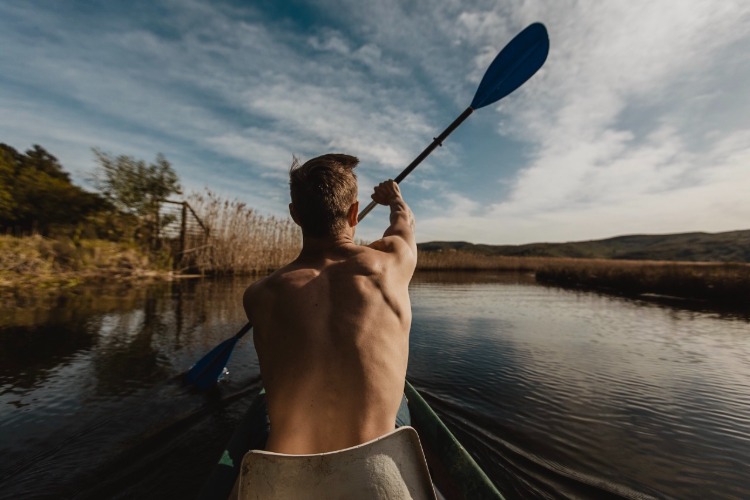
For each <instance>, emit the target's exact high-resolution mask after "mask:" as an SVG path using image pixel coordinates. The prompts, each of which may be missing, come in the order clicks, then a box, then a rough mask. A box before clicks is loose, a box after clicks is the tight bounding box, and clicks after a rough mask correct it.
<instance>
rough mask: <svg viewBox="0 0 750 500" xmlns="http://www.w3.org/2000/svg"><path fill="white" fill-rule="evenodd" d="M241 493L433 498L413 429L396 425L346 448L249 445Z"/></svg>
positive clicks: (359, 499)
mask: <svg viewBox="0 0 750 500" xmlns="http://www.w3.org/2000/svg"><path fill="white" fill-rule="evenodd" d="M239 498H240V499H242V500H246V499H263V500H267V499H294V500H297V499H305V498H315V499H355V500H370V499H373V500H374V499H377V500H381V499H382V500H386V499H387V500H392V499H414V500H422V499H433V498H435V491H434V489H433V487H432V482H431V480H430V474H429V472H428V470H427V463H426V462H425V458H424V452H423V451H422V446H421V445H420V443H419V436H418V435H417V431H415V430H414V429H413V428H412V427H400V428H398V429H396V430H395V431H393V432H392V433H390V434H386V435H385V436H382V437H379V438H377V439H375V440H373V441H370V442H367V443H364V444H361V445H358V446H354V447H352V448H347V449H345V450H340V451H334V452H329V453H320V454H315V455H285V454H282V453H272V452H268V451H258V450H253V451H250V452H248V453H247V454H246V455H245V457H244V458H243V459H242V467H241V468H240V478H239Z"/></svg>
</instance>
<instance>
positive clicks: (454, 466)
mask: <svg viewBox="0 0 750 500" xmlns="http://www.w3.org/2000/svg"><path fill="white" fill-rule="evenodd" d="M404 394H405V396H406V399H407V400H408V407H409V414H410V418H411V425H412V426H413V427H414V428H415V429H416V430H417V432H418V433H419V437H420V441H421V443H422V447H423V449H424V452H425V457H426V459H427V465H428V466H429V469H430V473H431V476H432V479H433V482H434V483H435V486H436V489H437V490H438V492H439V494H440V495H442V496H443V497H445V498H447V499H462V498H464V499H482V498H492V499H496V498H502V495H501V494H500V492H499V491H498V490H497V488H496V487H495V486H494V485H493V483H492V481H491V480H490V479H489V478H488V477H487V475H486V474H485V473H484V471H482V469H481V468H480V467H479V465H478V464H477V463H476V461H474V459H473V458H472V457H471V455H469V453H468V452H467V451H466V450H465V449H464V447H463V446H462V445H461V443H459V442H458V440H457V439H456V438H455V436H454V435H453V434H452V433H451V432H450V430H449V429H448V428H447V427H446V426H445V424H444V423H443V422H442V421H441V420H440V418H439V417H438V416H437V414H436V413H435V412H434V411H433V410H432V408H430V406H429V405H428V404H427V402H426V401H425V400H424V399H423V398H422V396H421V395H420V394H419V392H417V390H416V389H414V387H413V386H412V385H411V384H410V383H409V382H408V381H407V382H406V386H405V387H404ZM264 399H265V398H264V397H262V395H260V394H259V395H258V396H257V397H256V398H255V399H254V400H253V402H252V403H251V405H250V407H249V408H248V410H247V412H246V413H245V416H244V417H243V418H242V421H241V422H240V424H239V425H238V426H237V429H236V430H235V432H234V434H233V435H232V438H231V439H230V440H229V443H227V446H226V448H225V450H224V451H223V453H222V455H221V457H220V459H219V461H218V463H217V464H216V466H215V467H214V470H213V471H212V473H211V477H210V478H209V480H208V481H207V483H206V485H205V486H204V488H203V490H202V491H201V494H200V496H199V498H200V499H201V500H212V499H222V500H225V499H226V498H227V497H228V496H229V494H230V493H231V491H232V488H233V486H234V482H235V480H236V479H237V476H238V474H239V469H240V464H241V463H242V458H243V457H244V455H245V453H247V452H248V450H252V449H263V447H264V446H265V442H266V439H267V438H268V435H267V428H268V426H267V416H266V406H265V401H264Z"/></svg>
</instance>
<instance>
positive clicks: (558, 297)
mask: <svg viewBox="0 0 750 500" xmlns="http://www.w3.org/2000/svg"><path fill="white" fill-rule="evenodd" d="M248 281H250V280H224V281H201V280H186V281H180V282H173V283H159V284H154V285H150V286H142V287H133V288H101V287H100V288H95V289H78V290H76V291H75V292H71V293H68V294H64V295H61V296H45V297H25V298H22V299H20V302H18V304H14V306H13V307H10V308H9V307H4V308H0V318H2V319H0V429H1V430H2V434H3V440H2V441H1V442H0V457H2V464H1V465H0V498H6V497H7V498H18V497H24V496H34V495H36V496H45V495H46V496H74V495H78V496H82V497H84V498H86V497H90V498H98V497H107V496H112V494H113V492H115V493H119V494H124V495H125V496H139V497H152V498H157V497H165V496H168V497H171V496H179V495H187V496H192V495H194V493H195V490H196V488H198V487H199V486H200V484H201V483H202V482H203V480H204V479H205V477H206V475H207V473H208V471H209V469H210V465H211V463H212V462H213V461H214V460H215V458H216V456H218V455H217V454H218V453H219V451H220V448H221V447H222V446H223V444H224V442H225V441H226V439H227V438H228V436H229V434H230V433H231V431H232V428H233V427H234V424H235V423H236V421H237V419H238V418H239V417H240V415H241V413H242V409H243V405H244V404H245V402H246V401H248V399H247V398H244V399H243V398H240V399H239V400H237V401H238V402H236V403H232V404H230V405H228V406H226V405H222V398H223V397H225V396H227V395H229V394H234V393H236V392H237V391H241V390H243V389H245V388H248V387H250V388H251V389H257V387H258V384H259V381H258V379H257V376H258V366H257V359H256V357H255V353H254V351H253V349H252V347H251V343H250V342H247V341H244V342H243V343H241V344H240V345H239V346H238V347H237V349H236V350H235V352H234V354H233V357H232V360H231V362H230V365H229V368H230V372H231V375H230V377H229V379H228V380H227V381H226V382H225V383H224V384H223V385H222V387H221V388H220V389H219V391H217V393H215V394H213V395H209V396H204V395H199V394H193V393H189V392H185V391H184V390H183V389H182V388H181V387H179V386H178V385H175V384H172V383H170V382H169V380H170V378H172V377H174V376H175V375H177V374H178V373H180V372H182V371H183V370H184V369H185V368H187V367H188V366H190V364H192V363H193V362H194V361H196V360H197V359H198V358H200V357H201V356H202V355H203V354H205V353H206V352H207V351H208V350H210V349H211V348H212V347H213V346H215V345H216V344H218V343H219V342H220V341H222V340H224V339H225V338H227V337H229V336H231V335H232V334H234V333H235V332H236V331H237V330H238V329H239V328H240V327H241V326H242V325H243V324H244V323H245V317H244V313H243V312H242V307H241V297H242V292H243V290H244V288H245V287H246V286H247V284H248ZM411 296H412V302H413V309H414V321H413V326H412V333H411V353H410V365H409V377H410V378H411V379H412V381H413V382H414V383H415V385H416V386H417V387H418V388H419V389H421V390H423V392H424V395H425V396H426V398H427V399H428V400H429V401H430V403H432V404H433V405H434V407H435V408H436V409H437V410H438V412H439V413H441V415H442V416H443V417H444V418H445V420H446V421H447V422H448V424H449V425H450V426H451V427H452V429H453V430H455V431H456V433H457V434H458V435H459V437H460V439H461V440H462V442H463V443H464V444H465V445H466V446H467V448H468V449H469V450H470V451H471V452H472V453H473V454H474V455H475V456H476V457H477V458H478V460H479V461H480V463H481V464H482V466H483V467H484V468H485V469H486V470H487V472H488V473H489V475H490V477H492V478H493V480H494V481H496V483H497V484H498V485H499V486H500V488H501V489H502V490H503V491H504V492H505V493H506V494H507V495H508V496H509V497H511V498H514V497H518V498H528V497H544V498H549V497H575V498H607V497H623V496H624V497H648V496H656V497H665V496H672V497H679V498H697V497H701V496H705V495H706V494H707V493H709V492H710V495H711V496H712V497H718V498H721V497H724V498H730V497H750V479H748V478H749V477H750V465H748V464H750V446H749V445H750V400H748V398H747V394H748V392H749V391H750V322H749V320H748V319H747V318H744V317H743V316H742V315H738V314H736V313H735V314H724V313H723V312H717V311H710V310H700V309H695V308H693V309H690V308H685V307H673V306H671V305H668V304H663V303H654V302H651V301H643V300H634V299H626V298H617V297H612V296H605V295H601V294H596V293H589V292H581V291H568V290H562V289H559V288H555V287H541V286H539V285H536V284H535V282H534V281H533V277H531V276H529V275H516V274H510V275H509V274H491V273H429V274H418V275H417V276H416V277H415V279H414V281H413V284H412V288H411ZM164 464H169V465H168V466H167V465H164ZM123 467H124V469H123ZM111 471H120V473H119V475H116V477H113V478H112V479H111V480H108V481H105V482H104V483H102V478H103V477H109V475H110V473H111ZM155 471H158V472H155Z"/></svg>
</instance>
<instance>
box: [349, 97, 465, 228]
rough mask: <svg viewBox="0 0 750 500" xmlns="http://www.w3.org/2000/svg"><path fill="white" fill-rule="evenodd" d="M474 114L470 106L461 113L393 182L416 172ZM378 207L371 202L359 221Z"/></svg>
mask: <svg viewBox="0 0 750 500" xmlns="http://www.w3.org/2000/svg"><path fill="white" fill-rule="evenodd" d="M473 112H474V108H472V107H471V106H469V107H468V108H466V109H465V110H464V112H463V113H461V115H459V117H458V118H456V119H455V120H453V123H451V124H450V125H448V128H446V129H445V130H443V133H442V134H440V135H439V136H437V137H435V138H434V139H433V140H432V143H431V144H430V145H429V146H427V147H426V148H425V150H424V151H422V152H421V153H420V154H419V156H417V157H416V158H415V159H414V161H413V162H411V163H410V164H409V166H408V167H406V168H405V169H404V170H403V171H402V172H401V173H400V174H398V177H396V178H395V179H393V180H394V181H396V183H399V182H401V181H402V180H404V178H406V176H407V175H409V174H410V173H411V171H412V170H414V169H415V168H417V165H419V164H420V163H422V160H424V159H425V158H427V157H428V156H429V155H430V153H432V152H433V151H434V150H435V148H436V147H438V146H442V145H443V141H444V140H445V138H446V137H448V136H449V135H451V132H453V131H454V130H456V128H458V126H459V125H461V124H462V123H463V122H464V120H466V119H467V118H468V117H469V115H470V114H472V113H473ZM376 206H377V202H375V201H372V202H370V204H369V205H367V206H366V207H365V208H364V210H362V211H361V212H360V213H359V215H358V216H357V220H358V221H361V220H362V219H364V218H365V215H367V214H369V213H370V212H371V211H372V209H373V208H375V207H376Z"/></svg>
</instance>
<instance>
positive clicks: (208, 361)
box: [183, 335, 240, 389]
mask: <svg viewBox="0 0 750 500" xmlns="http://www.w3.org/2000/svg"><path fill="white" fill-rule="evenodd" d="M239 339H240V338H239V337H238V336H236V335H235V336H234V337H231V338H228V339H227V340H225V341H224V342H222V343H221V344H219V345H217V346H216V347H214V348H213V349H212V350H211V352H209V353H208V354H206V355H205V356H203V357H202V358H201V359H200V360H199V361H198V362H197V363H195V364H194V365H193V366H192V367H191V368H190V369H189V370H188V371H187V373H186V374H185V378H184V379H183V380H184V382H185V384H187V385H191V386H193V387H196V388H197V389H209V388H211V387H213V386H214V385H215V384H216V382H217V381H218V380H219V377H220V376H221V374H222V373H223V372H224V367H225V366H227V362H228V361H229V357H230V356H231V355H232V350H234V346H235V345H236V344H237V341H238V340H239Z"/></svg>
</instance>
